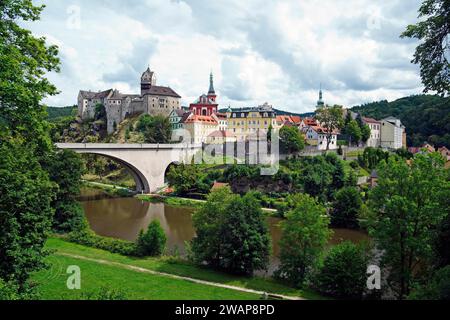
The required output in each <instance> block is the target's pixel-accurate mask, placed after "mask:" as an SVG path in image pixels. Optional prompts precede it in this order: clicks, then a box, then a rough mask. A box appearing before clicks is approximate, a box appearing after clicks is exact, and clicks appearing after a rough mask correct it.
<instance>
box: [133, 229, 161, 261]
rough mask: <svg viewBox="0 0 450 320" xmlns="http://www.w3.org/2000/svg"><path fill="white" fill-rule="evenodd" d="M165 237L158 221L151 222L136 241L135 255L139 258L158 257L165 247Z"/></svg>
mask: <svg viewBox="0 0 450 320" xmlns="http://www.w3.org/2000/svg"><path fill="white" fill-rule="evenodd" d="M166 242H167V236H166V234H165V233H164V229H163V228H162V227H161V223H160V222H159V220H153V221H152V222H150V224H149V225H148V227H147V231H146V232H144V230H141V231H140V232H139V236H138V239H137V241H136V253H137V255H139V256H159V255H161V254H162V253H163V252H164V248H165V247H166Z"/></svg>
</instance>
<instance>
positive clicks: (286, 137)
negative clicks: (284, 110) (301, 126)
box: [280, 126, 305, 153]
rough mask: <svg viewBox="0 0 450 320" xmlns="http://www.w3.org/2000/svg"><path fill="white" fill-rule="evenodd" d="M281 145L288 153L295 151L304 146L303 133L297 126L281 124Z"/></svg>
mask: <svg viewBox="0 0 450 320" xmlns="http://www.w3.org/2000/svg"><path fill="white" fill-rule="evenodd" d="M280 140H281V146H282V147H283V148H284V150H285V151H286V152H288V153H296V152H299V151H301V150H302V149H303V148H304V147H305V141H304V139H303V135H302V134H301V133H300V131H299V130H298V128H297V127H290V126H283V127H282V128H281V129H280Z"/></svg>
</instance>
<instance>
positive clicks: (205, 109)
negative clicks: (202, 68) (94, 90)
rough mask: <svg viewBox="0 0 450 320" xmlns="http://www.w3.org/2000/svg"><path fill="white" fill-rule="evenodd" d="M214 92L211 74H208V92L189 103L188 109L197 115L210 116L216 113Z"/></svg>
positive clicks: (216, 105)
mask: <svg viewBox="0 0 450 320" xmlns="http://www.w3.org/2000/svg"><path fill="white" fill-rule="evenodd" d="M216 98H217V96H216V92H215V90H214V82H213V74H212V73H211V74H210V75H209V89H208V94H202V95H201V96H200V97H199V98H198V99H197V100H196V101H195V102H194V103H191V104H190V105H189V110H190V111H191V112H192V113H193V114H195V115H199V116H211V115H213V114H215V113H217V111H218V110H217V108H218V104H217V103H216Z"/></svg>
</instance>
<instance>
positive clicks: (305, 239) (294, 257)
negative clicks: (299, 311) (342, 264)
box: [276, 194, 331, 286]
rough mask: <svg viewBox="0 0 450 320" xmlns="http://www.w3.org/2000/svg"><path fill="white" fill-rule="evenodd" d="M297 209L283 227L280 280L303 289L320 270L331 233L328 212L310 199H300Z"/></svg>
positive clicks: (306, 196)
mask: <svg viewBox="0 0 450 320" xmlns="http://www.w3.org/2000/svg"><path fill="white" fill-rule="evenodd" d="M297 198H298V201H299V202H298V203H297V205H296V207H295V208H294V209H292V210H290V211H289V212H288V213H287V214H286V220H283V221H282V222H281V223H280V226H281V230H282V235H281V239H280V242H279V244H280V267H279V269H278V270H277V271H276V276H277V277H279V278H282V279H287V280H288V281H289V282H291V283H292V284H293V285H295V286H302V285H303V283H304V280H305V278H306V276H307V275H308V274H309V272H310V271H311V270H313V268H314V267H315V266H316V264H317V260H318V258H319V256H320V254H321V252H322V251H323V249H324V248H325V245H326V244H327V242H328V239H329V237H330V236H331V230H330V229H328V224H329V219H328V217H327V215H326V210H325V208H324V207H323V206H322V205H320V204H319V203H317V201H316V200H315V199H314V198H311V197H310V196H308V195H305V194H301V195H298V197H297Z"/></svg>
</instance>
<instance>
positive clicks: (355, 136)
mask: <svg viewBox="0 0 450 320" xmlns="http://www.w3.org/2000/svg"><path fill="white" fill-rule="evenodd" d="M345 133H346V134H347V135H348V137H349V140H350V141H349V145H350V146H351V144H352V143H356V144H358V143H359V141H360V140H361V138H362V133H361V128H360V127H359V125H358V122H356V120H350V122H349V123H348V124H347V126H346V127H345Z"/></svg>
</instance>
